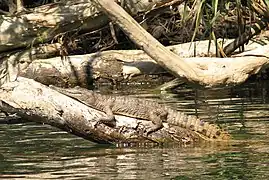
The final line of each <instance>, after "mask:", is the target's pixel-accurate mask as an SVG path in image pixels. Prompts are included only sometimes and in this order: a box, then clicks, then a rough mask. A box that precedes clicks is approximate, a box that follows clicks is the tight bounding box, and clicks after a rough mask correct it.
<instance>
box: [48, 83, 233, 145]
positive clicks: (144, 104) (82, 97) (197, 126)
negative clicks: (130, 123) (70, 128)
mask: <svg viewBox="0 0 269 180" xmlns="http://www.w3.org/2000/svg"><path fill="white" fill-rule="evenodd" d="M50 88H51V89H54V90H56V91H58V92H60V93H61V94H64V95H66V96H69V97H71V98H73V99H75V100H78V101H79V102H81V103H83V104H85V105H87V106H89V107H91V108H94V109H97V110H100V111H103V112H105V113H106V115H107V117H105V118H102V119H100V120H98V121H100V122H102V123H105V124H109V125H110V126H115V125H116V120H115V117H114V115H123V116H127V117H133V118H136V119H143V120H150V121H152V123H153V126H152V128H151V129H149V130H148V131H147V134H150V133H152V132H155V131H157V130H159V129H161V128H162V127H163V124H162V123H163V122H167V123H168V124H171V125H176V126H180V127H182V128H186V129H188V130H191V131H194V132H195V133H197V134H198V135H199V136H200V137H202V138H203V139H206V140H209V141H216V140H229V139H230V135H229V133H228V132H226V131H224V130H222V129H220V128H219V127H218V126H217V125H215V124H210V123H208V122H205V121H203V120H200V119H199V118H197V117H196V116H193V115H187V114H185V113H183V112H180V111H177V110H175V109H173V108H171V107H169V106H167V105H164V104H160V103H158V102H155V101H152V100H145V99H139V98H134V97H129V96H116V95H102V94H99V93H96V92H94V91H92V90H88V89H84V88H81V87H75V88H60V87H56V86H53V85H50Z"/></svg>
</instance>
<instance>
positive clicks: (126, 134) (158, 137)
mask: <svg viewBox="0 0 269 180" xmlns="http://www.w3.org/2000/svg"><path fill="white" fill-rule="evenodd" d="M0 110H2V111H5V112H8V113H16V114H17V115H18V116H20V117H21V118H23V119H25V120H27V121H33V122H37V123H45V124H50V125H52V126H55V127H58V128H60V129H62V130H65V131H67V132H69V133H72V134H75V135H77V136H80V137H83V138H85V139H87V140H90V141H93V142H97V143H110V144H118V143H129V145H130V144H132V143H157V144H165V143H177V144H192V143H198V142H200V141H202V139H201V138H200V136H199V135H197V134H196V133H194V132H192V131H189V130H186V129H184V128H180V127H177V126H170V125H169V126H168V124H167V123H166V124H164V128H162V129H161V130H159V131H157V132H154V133H152V134H150V135H149V136H146V135H145V133H143V131H144V129H145V128H149V126H152V122H151V121H145V120H138V119H134V118H128V117H125V116H116V120H117V126H116V127H115V128H111V127H108V126H106V125H104V124H96V119H97V118H100V117H102V116H105V114H104V113H103V112H100V111H98V110H96V109H93V108H90V107H88V106H86V105H84V104H82V103H80V102H78V101H75V100H74V99H72V98H69V97H67V96H65V95H63V94H60V93H59V92H57V91H54V90H52V89H50V88H48V87H47V86H45V85H42V84H40V83H38V82H35V81H34V80H30V79H26V78H22V77H19V78H18V79H17V81H14V82H10V83H6V84H4V85H3V86H2V87H1V89H0Z"/></svg>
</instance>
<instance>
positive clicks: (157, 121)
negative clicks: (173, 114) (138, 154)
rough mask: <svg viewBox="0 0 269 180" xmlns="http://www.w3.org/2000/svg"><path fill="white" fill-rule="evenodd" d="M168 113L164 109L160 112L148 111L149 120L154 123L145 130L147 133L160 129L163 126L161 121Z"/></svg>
mask: <svg viewBox="0 0 269 180" xmlns="http://www.w3.org/2000/svg"><path fill="white" fill-rule="evenodd" d="M167 115H168V113H167V112H166V111H164V112H161V113H156V112H154V111H151V112H149V120H150V121H151V122H152V123H153V124H154V125H153V127H151V128H150V129H149V130H148V131H147V135H149V134H150V133H153V132H155V131H158V130H160V129H161V128H162V127H163V121H165V119H167Z"/></svg>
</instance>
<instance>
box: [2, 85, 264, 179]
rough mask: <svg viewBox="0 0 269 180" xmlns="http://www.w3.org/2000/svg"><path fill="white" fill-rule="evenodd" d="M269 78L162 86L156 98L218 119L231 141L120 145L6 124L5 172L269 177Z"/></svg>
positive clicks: (44, 175)
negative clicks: (205, 86) (165, 89)
mask: <svg viewBox="0 0 269 180" xmlns="http://www.w3.org/2000/svg"><path fill="white" fill-rule="evenodd" d="M267 84H268V85H267ZM268 90H269V83H267V82H264V83H252V84H246V85H244V86H238V87H235V88H222V89H211V90H193V89H191V88H189V87H182V88H180V89H178V91H177V92H176V93H165V94H162V93H161V94H160V93H158V94H156V93H151V92H149V91H147V90H145V89H144V90H143V89H140V90H139V91H134V90H132V91H131V90H126V89H124V90H122V91H113V93H117V94H129V95H132V96H138V97H141V98H153V99H155V100H156V101H159V102H160V103H166V104H169V105H170V106H173V107H175V108H177V109H179V110H183V111H184V112H186V113H188V114H193V115H196V116H199V117H200V118H202V119H206V120H208V121H211V122H214V123H218V124H219V125H220V126H221V127H222V128H224V129H226V130H228V131H229V132H230V133H231V134H232V136H233V138H234V139H236V140H240V141H239V143H234V144H231V145H229V146H220V145H216V144H203V145H201V146H198V147H152V148H143V147H134V148H116V147H112V146H107V145H106V146H103V145H95V144H93V143H91V142H88V141H86V140H83V139H81V138H78V137H75V136H72V135H70V134H67V133H65V132H62V131H59V130H58V129H55V128H53V127H50V126H47V125H36V124H33V123H28V124H19V125H1V126H0V144H1V146H0V162H1V163H0V178H3V179H8V178H11V179H12V178H14V179H18V178H23V179H45V178H50V179H96V178H100V179H269V173H268V172H269V153H268V152H269V145H268V144H269V143H268V141H269V140H268V139H269V138H268V137H269V135H268V130H269V123H268V122H269V121H268V117H269V111H268V109H269V95H268Z"/></svg>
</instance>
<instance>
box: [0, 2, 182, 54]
mask: <svg viewBox="0 0 269 180" xmlns="http://www.w3.org/2000/svg"><path fill="white" fill-rule="evenodd" d="M173 1H176V2H174V3H178V2H179V1H178V0H173ZM156 4H159V6H161V5H163V4H165V3H163V2H162V0H152V1H147V0H139V1H137V2H135V1H124V3H123V4H122V5H123V6H124V7H125V8H126V9H127V10H128V12H129V13H130V14H131V15H137V13H139V12H145V11H147V10H149V9H152V8H157V7H155V6H154V5H156ZM168 5H169V4H168ZM0 19H1V23H0V53H1V52H5V51H10V50H13V49H16V48H23V47H29V46H33V45H35V44H40V43H45V42H49V41H52V40H53V38H55V37H57V36H59V35H64V33H67V32H72V31H73V32H76V33H77V32H80V33H83V32H90V31H94V30H97V29H99V28H100V27H103V26H104V25H106V24H108V22H109V20H108V18H107V16H105V15H104V14H103V13H102V12H100V10H99V9H98V8H97V7H96V6H95V4H94V3H93V2H92V1H88V0H77V1H66V2H61V3H53V4H48V5H44V6H40V7H36V8H33V9H31V13H27V14H20V15H14V16H6V15H1V16H0Z"/></svg>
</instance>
